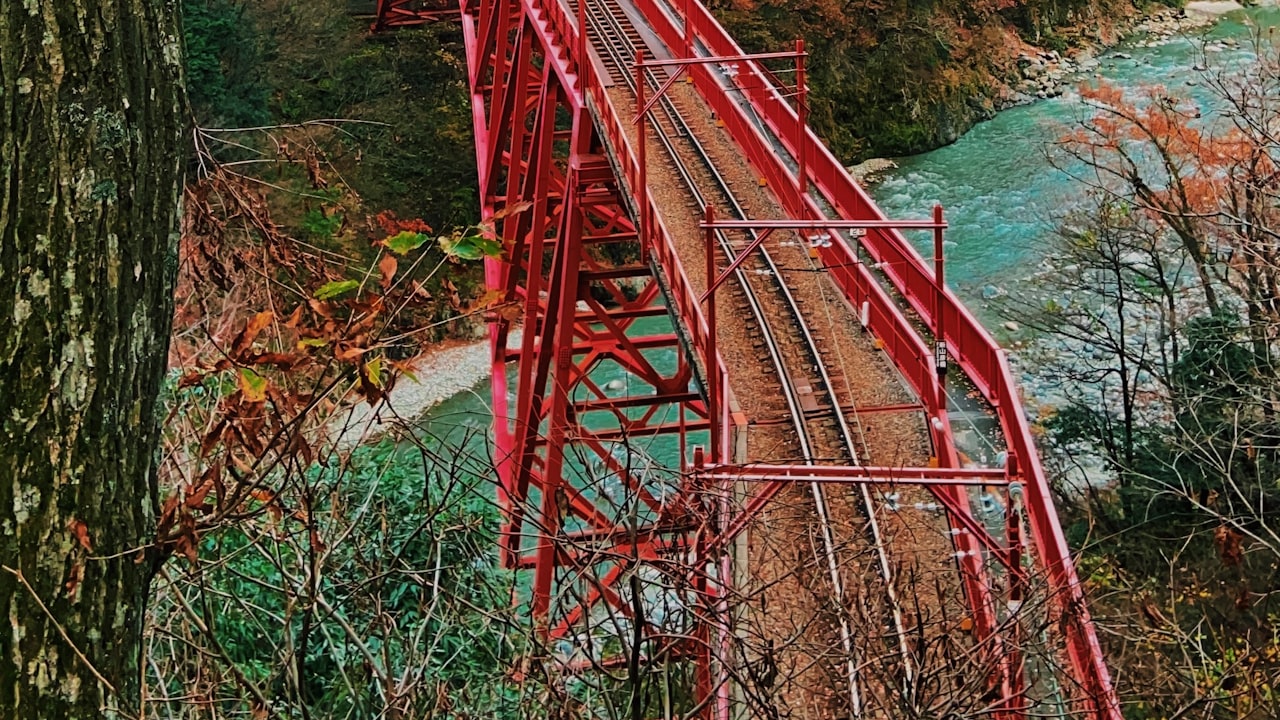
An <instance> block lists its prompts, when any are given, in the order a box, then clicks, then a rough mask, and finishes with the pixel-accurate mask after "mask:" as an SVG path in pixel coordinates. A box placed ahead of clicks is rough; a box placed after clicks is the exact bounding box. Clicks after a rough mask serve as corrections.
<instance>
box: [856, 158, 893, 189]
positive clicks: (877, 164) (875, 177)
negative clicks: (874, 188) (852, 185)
mask: <svg viewBox="0 0 1280 720" xmlns="http://www.w3.org/2000/svg"><path fill="white" fill-rule="evenodd" d="M896 167H898V163H896V162H894V161H892V160H889V159H888V158H871V159H869V160H863V161H862V162H860V163H858V164H857V165H853V166H851V167H847V168H845V170H847V171H848V172H849V175H851V176H853V179H854V181H855V182H857V183H858V184H859V185H873V184H875V183H877V182H880V180H881V179H883V177H884V175H885V173H887V172H889V171H890V170H893V169H894V168H896Z"/></svg>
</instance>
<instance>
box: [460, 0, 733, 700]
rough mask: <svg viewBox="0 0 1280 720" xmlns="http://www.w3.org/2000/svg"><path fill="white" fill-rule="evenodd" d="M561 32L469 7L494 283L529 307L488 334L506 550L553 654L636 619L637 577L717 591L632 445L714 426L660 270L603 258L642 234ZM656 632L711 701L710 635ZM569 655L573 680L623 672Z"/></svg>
mask: <svg viewBox="0 0 1280 720" xmlns="http://www.w3.org/2000/svg"><path fill="white" fill-rule="evenodd" d="M565 22H566V18H564V17H563V15H562V14H561V12H560V10H559V8H558V6H555V5H552V6H549V7H546V8H544V7H542V6H540V5H538V4H537V3H523V4H521V3H516V2H502V1H501V0H498V1H495V2H484V3H480V4H477V5H468V6H464V12H463V26H464V31H465V37H466V42H467V57H468V71H469V77H470V81H471V87H472V90H473V95H472V107H473V125H474V128H475V133H476V139H477V142H476V160H477V166H478V168H479V180H480V189H481V202H482V212H483V215H484V216H485V218H486V219H487V220H490V221H492V222H493V224H494V227H495V232H496V233H498V235H499V236H500V237H501V239H502V243H503V247H504V253H503V257H502V258H501V260H490V261H488V262H487V264H486V282H487V285H488V286H489V288H490V289H491V290H494V291H497V292H499V293H501V294H502V296H503V297H504V298H505V299H506V300H507V301H509V302H512V303H515V304H516V306H517V307H519V309H520V311H519V315H518V317H515V318H509V317H499V316H495V317H493V318H491V326H490V327H491V331H490V337H491V340H492V346H493V380H494V382H493V408H494V414H495V426H494V440H495V446H496V449H497V461H498V463H497V464H498V481H499V488H498V496H499V503H500V506H501V508H502V510H503V514H504V524H503V528H502V535H501V539H500V543H501V553H502V558H503V561H504V563H506V564H507V565H508V566H512V567H518V568H525V569H528V570H530V571H531V572H532V576H533V581H532V588H531V593H530V597H529V598H528V599H527V602H528V604H529V608H530V611H531V614H532V617H533V620H534V625H535V628H536V630H537V632H538V634H539V637H541V638H542V639H543V640H545V641H546V642H547V643H548V645H547V648H548V652H551V651H552V650H553V649H555V648H563V647H564V645H565V643H566V642H567V643H568V644H569V645H570V646H572V647H575V648H577V649H579V650H580V649H581V648H583V647H584V645H589V644H590V635H591V629H590V627H591V622H592V618H593V617H595V616H598V615H600V614H601V613H609V614H612V615H613V616H614V617H615V618H620V619H622V620H628V621H630V620H632V606H631V601H630V595H631V590H630V583H631V582H632V581H633V577H634V576H636V575H637V574H640V573H650V576H649V577H650V579H655V578H666V580H663V583H664V584H668V585H672V586H675V587H678V588H683V592H684V598H685V599H686V600H687V601H688V602H689V603H690V605H691V606H692V605H698V604H706V603H708V602H709V600H707V599H706V598H710V590H709V588H708V585H707V582H706V580H705V578H704V577H691V576H690V573H689V572H688V570H687V568H688V567H689V566H690V563H689V562H687V560H686V558H688V557H689V556H690V555H691V553H696V552H697V548H698V547H699V546H700V544H701V541H700V540H698V532H699V527H698V525H697V524H696V522H695V520H694V515H693V513H692V508H691V506H690V505H689V504H688V501H687V500H686V498H685V497H684V496H682V495H681V494H680V493H679V492H678V491H677V488H676V486H677V485H678V483H679V481H678V479H677V478H674V477H672V478H671V479H670V480H669V481H655V480H654V478H653V475H654V473H653V472H652V470H651V468H648V467H646V466H645V463H644V460H643V458H639V460H638V459H637V458H638V456H637V455H636V454H635V453H633V452H632V451H630V450H620V448H624V447H626V445H624V443H627V442H630V443H631V444H632V445H633V446H634V445H638V446H640V447H643V446H644V445H645V444H646V443H650V442H657V441H658V439H660V438H668V437H669V438H671V440H670V442H674V443H675V444H677V445H678V446H679V447H681V448H683V447H685V446H686V445H688V444H689V442H690V434H691V433H703V434H705V432H706V429H707V428H708V426H709V419H708V418H707V416H706V407H707V405H706V403H705V401H704V400H703V397H702V395H701V394H700V393H699V392H698V387H697V384H696V373H695V368H694V366H693V365H692V364H691V358H690V356H689V355H688V354H687V353H686V351H685V350H684V349H683V346H682V343H681V335H680V332H679V330H678V328H677V326H676V325H675V324H674V322H673V319H672V315H671V313H670V311H669V309H668V308H667V306H666V302H665V295H664V293H663V287H662V286H661V285H660V283H659V281H658V278H657V277H656V276H655V275H654V272H653V270H652V268H651V266H650V265H649V264H648V263H643V264H626V263H624V264H622V265H621V266H619V265H617V264H615V263H606V262H604V261H602V260H601V258H602V257H603V255H602V253H604V252H608V251H610V250H611V249H613V250H615V251H616V250H617V248H620V247H626V245H627V244H628V243H630V244H632V245H634V244H635V243H636V241H637V233H636V227H635V224H634V222H633V221H632V219H631V212H630V210H629V208H627V206H626V199H627V194H628V193H627V191H626V190H625V189H624V188H623V187H622V186H621V185H620V183H619V181H618V180H617V178H616V177H615V173H614V169H613V166H612V164H611V163H610V162H609V159H608V157H607V150H606V148H605V146H604V143H603V142H602V140H601V138H600V137H599V136H598V135H597V132H596V128H595V125H594V123H593V122H592V118H591V116H590V115H589V113H588V112H587V109H586V105H585V102H584V98H583V95H582V92H581V88H580V83H581V78H580V77H579V75H578V72H577V63H575V62H574V58H575V57H576V52H574V51H570V50H567V49H568V48H572V47H574V45H573V43H572V42H566V37H565V34H564V33H565V31H566V28H567V26H566V25H565ZM632 255H633V256H635V257H638V253H637V252H634V251H633V252H632ZM617 256H618V253H617V252H615V253H614V257H617ZM517 325H518V327H519V328H520V330H521V331H522V333H523V335H522V336H521V337H520V339H519V341H515V340H513V336H512V335H511V330H512V328H513V327H515V326H517ZM642 328H643V329H642ZM509 364H510V365H509ZM509 366H513V367H514V372H512V373H511V374H510V375H509V374H508V367H509ZM602 373H609V378H610V379H609V381H608V382H606V381H605V380H604V379H602V378H601V374H602ZM703 442H706V441H705V440H703ZM593 475H594V476H595V477H596V478H600V477H602V478H604V479H605V480H607V481H608V482H609V483H613V484H615V485H616V486H617V488H621V490H620V491H618V490H615V491H614V492H613V493H612V494H611V492H610V491H609V490H608V488H606V487H605V485H606V483H605V481H603V480H602V481H599V482H593V480H594V478H593V477H592V476H593ZM619 495H622V496H623V497H622V498H621V499H619V497H618V496H619ZM699 575H700V574H699ZM700 598H702V599H700ZM705 614H706V613H705V612H700V613H697V615H705ZM637 622H638V621H637ZM642 630H643V633H644V635H645V637H646V638H647V641H646V644H645V646H644V648H643V655H644V656H645V657H650V658H658V657H662V658H664V659H677V658H685V659H688V658H694V659H695V660H696V662H697V663H698V665H699V667H700V668H701V669H700V671H699V678H702V679H703V681H702V682H701V684H700V687H701V688H702V690H701V692H703V693H706V692H708V689H707V688H709V683H707V682H706V681H705V678H706V677H707V676H708V673H709V672H710V670H709V668H710V666H711V660H710V654H709V647H708V638H709V631H708V630H706V629H705V628H702V627H700V626H699V623H698V621H697V620H694V621H692V622H691V623H690V625H689V627H687V628H685V630H686V631H687V632H686V633H685V634H684V636H683V637H681V638H680V639H679V640H678V641H677V640H676V639H673V638H672V637H671V636H670V635H671V633H670V631H669V629H664V628H660V627H657V626H654V625H653V624H652V623H645V624H644V627H643V628H642ZM584 638H585V640H584ZM576 652H577V651H576V650H575V653H576ZM560 660H561V666H562V668H563V669H565V670H566V671H570V672H575V671H577V670H580V669H581V666H582V665H584V663H585V664H586V665H587V666H605V667H607V666H610V665H612V664H613V663H615V662H617V661H618V660H617V658H614V657H593V658H589V661H584V659H583V658H580V657H575V655H570V656H567V657H561V659H560Z"/></svg>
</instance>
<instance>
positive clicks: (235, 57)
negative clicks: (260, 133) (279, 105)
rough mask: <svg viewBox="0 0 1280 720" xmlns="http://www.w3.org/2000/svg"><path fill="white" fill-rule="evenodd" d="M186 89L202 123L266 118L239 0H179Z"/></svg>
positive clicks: (251, 37)
mask: <svg viewBox="0 0 1280 720" xmlns="http://www.w3.org/2000/svg"><path fill="white" fill-rule="evenodd" d="M182 15H183V18H182V34H183V41H184V45H185V49H186V72H187V95H188V96H189V97H190V98H191V107H192V110H193V112H194V113H195V116H196V122H198V123H199V124H201V125H206V126H211V125H217V126H232V127H244V126H250V125H259V124H262V123H265V122H267V120H268V114H267V91H266V86H265V85H264V84H263V82H262V76H261V73H262V69H261V53H260V52H259V50H258V38H257V34H256V31H255V29H254V24H253V21H252V19H251V18H250V17H249V16H248V15H247V13H246V12H245V6H244V5H242V4H241V3H240V2H239V1H238V0H182Z"/></svg>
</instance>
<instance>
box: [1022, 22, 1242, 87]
mask: <svg viewBox="0 0 1280 720" xmlns="http://www.w3.org/2000/svg"><path fill="white" fill-rule="evenodd" d="M1241 7H1242V6H1241V5H1240V4H1239V3H1236V2H1234V1H1232V0H1224V1H1220V2H1191V3H1188V4H1187V5H1186V7H1184V8H1181V9H1176V8H1162V9H1160V10H1156V11H1155V12H1152V13H1150V14H1148V15H1147V16H1146V17H1145V18H1143V19H1142V20H1141V21H1140V22H1138V23H1137V24H1135V25H1134V26H1133V27H1132V28H1131V29H1130V31H1129V32H1128V34H1127V35H1126V38H1134V37H1140V38H1141V39H1140V40H1137V41H1136V42H1135V44H1134V47H1158V46H1160V45H1163V44H1165V43H1168V42H1169V41H1171V40H1172V39H1173V38H1175V37H1176V36H1179V35H1186V34H1188V33H1190V32H1193V31H1196V30H1200V29H1203V28H1206V27H1209V26H1211V25H1213V24H1214V22H1216V21H1217V19H1218V18H1219V17H1220V16H1221V15H1223V14H1225V13H1228V12H1232V11H1234V10H1239V9H1241ZM1228 44H1230V45H1234V44H1235V41H1234V40H1228V41H1224V42H1223V43H1209V44H1207V45H1206V46H1205V52H1209V53H1212V52H1220V51H1221V50H1222V49H1223V47H1222V46H1225V45H1228ZM1111 47H1114V46H1111ZM1130 59H1132V55H1131V54H1129V53H1127V52H1123V51H1120V50H1113V49H1109V48H1108V46H1105V45H1101V44H1099V45H1087V46H1084V47H1081V48H1078V49H1075V50H1071V51H1067V52H1066V53H1060V52H1058V51H1056V50H1035V49H1030V48H1029V49H1025V50H1023V51H1022V52H1020V53H1019V55H1018V60H1017V64H1018V73H1019V76H1020V79H1019V80H1018V81H1017V82H1016V83H1014V84H1013V85H1012V86H1010V87H1008V88H1007V92H1006V93H1005V94H1004V95H1003V96H1002V97H1001V98H1000V99H999V100H1000V101H999V103H998V106H999V107H1000V109H1004V108H1008V107H1013V106H1016V105H1025V104H1026V103H1030V102H1034V101H1036V100H1043V99H1045V98H1050V97H1057V96H1059V95H1061V94H1062V93H1063V92H1065V91H1066V90H1067V89H1068V88H1070V87H1072V86H1074V85H1075V84H1077V83H1079V82H1081V81H1083V80H1089V79H1093V78H1096V77H1099V70H1101V69H1102V68H1103V65H1104V64H1106V63H1109V62H1113V61H1117V60H1130Z"/></svg>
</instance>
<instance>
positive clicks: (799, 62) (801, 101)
mask: <svg viewBox="0 0 1280 720" xmlns="http://www.w3.org/2000/svg"><path fill="white" fill-rule="evenodd" d="M796 53H797V54H796V116H797V118H798V119H797V120H796V135H797V137H796V147H797V148H798V150H797V152H796V155H797V158H796V165H797V166H798V167H797V170H796V186H797V187H798V188H799V189H800V199H801V201H802V206H801V207H802V208H803V210H804V212H806V213H807V212H808V204H807V203H803V200H804V196H805V194H807V193H808V192H809V170H808V164H809V88H808V87H807V85H808V83H807V82H806V81H805V62H804V39H802V38H799V39H797V40H796Z"/></svg>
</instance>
